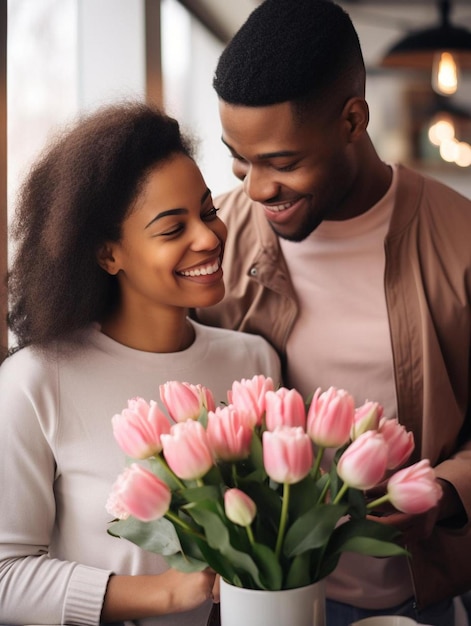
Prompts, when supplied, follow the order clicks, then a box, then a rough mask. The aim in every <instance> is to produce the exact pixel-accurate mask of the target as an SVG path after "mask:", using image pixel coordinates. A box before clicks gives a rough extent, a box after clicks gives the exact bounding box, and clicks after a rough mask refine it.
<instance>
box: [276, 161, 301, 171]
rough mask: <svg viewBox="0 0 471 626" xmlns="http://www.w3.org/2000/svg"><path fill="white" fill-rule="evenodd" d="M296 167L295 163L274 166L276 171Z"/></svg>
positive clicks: (290, 169) (291, 169)
mask: <svg viewBox="0 0 471 626" xmlns="http://www.w3.org/2000/svg"><path fill="white" fill-rule="evenodd" d="M295 167H296V163H290V164H289V165H283V166H281V167H275V169H276V170H277V171H278V172H292V171H293V170H294V169H295Z"/></svg>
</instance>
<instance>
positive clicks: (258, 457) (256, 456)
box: [250, 431, 266, 476]
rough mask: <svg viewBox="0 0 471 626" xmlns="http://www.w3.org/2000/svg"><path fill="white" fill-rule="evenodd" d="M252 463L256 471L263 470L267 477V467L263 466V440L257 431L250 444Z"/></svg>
mask: <svg viewBox="0 0 471 626" xmlns="http://www.w3.org/2000/svg"><path fill="white" fill-rule="evenodd" d="M250 461H251V462H252V464H253V467H254V469H260V470H262V471H263V473H264V475H265V476H266V472H265V465H264V464H263V448H262V440H261V439H260V436H259V435H258V433H257V432H256V431H254V433H253V435H252V441H251V442H250Z"/></svg>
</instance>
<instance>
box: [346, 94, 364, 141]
mask: <svg viewBox="0 0 471 626" xmlns="http://www.w3.org/2000/svg"><path fill="white" fill-rule="evenodd" d="M342 117H343V119H344V120H345V121H346V122H347V129H348V133H349V140H350V141H356V140H357V139H358V138H359V137H361V135H363V133H364V132H365V131H366V129H367V127H368V123H369V121H370V111H369V108H368V103H367V102H366V100H365V99H364V98H358V97H355V98H350V100H348V101H347V102H346V103H345V106H344V108H343V111H342Z"/></svg>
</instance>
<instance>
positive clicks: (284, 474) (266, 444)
mask: <svg viewBox="0 0 471 626" xmlns="http://www.w3.org/2000/svg"><path fill="white" fill-rule="evenodd" d="M262 437H263V464H264V466H265V471H266V473H267V474H268V476H270V478H271V479H272V480H274V481H275V482H277V483H288V484H294V483H297V482H299V481H300V480H302V479H303V478H304V477H305V476H307V474H308V473H309V470H310V469H311V466H312V459H313V454H312V443H311V440H310V439H309V437H308V436H307V434H306V433H305V432H304V430H303V429H302V428H301V427H300V426H296V427H292V426H277V427H276V428H275V429H274V430H272V431H269V430H266V431H265V432H264V433H263V435H262Z"/></svg>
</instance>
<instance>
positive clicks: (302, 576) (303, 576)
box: [283, 552, 313, 589]
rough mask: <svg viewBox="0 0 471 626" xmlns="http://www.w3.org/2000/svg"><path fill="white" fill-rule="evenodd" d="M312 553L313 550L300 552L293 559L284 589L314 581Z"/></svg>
mask: <svg viewBox="0 0 471 626" xmlns="http://www.w3.org/2000/svg"><path fill="white" fill-rule="evenodd" d="M311 554H312V552H303V554H299V555H298V556H296V557H295V558H294V559H293V560H292V562H291V566H290V568H289V570H288V574H287V576H286V582H285V585H284V587H283V588H284V589H295V588H296V587H304V586H306V585H310V584H311V582H313V581H312V580H311V574H310V568H311Z"/></svg>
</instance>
